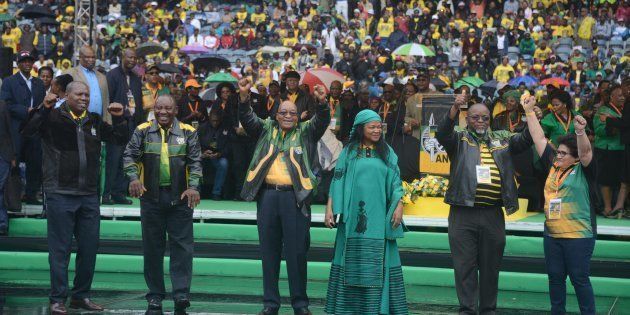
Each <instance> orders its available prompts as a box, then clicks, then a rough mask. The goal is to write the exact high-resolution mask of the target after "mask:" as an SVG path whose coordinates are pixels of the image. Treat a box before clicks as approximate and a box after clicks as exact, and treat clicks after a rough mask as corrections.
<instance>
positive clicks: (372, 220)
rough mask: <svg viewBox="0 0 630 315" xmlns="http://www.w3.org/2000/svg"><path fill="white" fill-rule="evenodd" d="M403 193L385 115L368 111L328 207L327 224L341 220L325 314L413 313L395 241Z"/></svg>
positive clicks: (343, 158) (355, 130) (344, 156)
mask: <svg viewBox="0 0 630 315" xmlns="http://www.w3.org/2000/svg"><path fill="white" fill-rule="evenodd" d="M402 195H403V190H402V185H401V181H400V170H399V169H398V157H397V156H396V154H395V153H394V151H393V150H392V148H391V147H389V146H388V145H387V144H386V143H385V141H384V139H383V137H382V124H381V119H380V117H379V116H378V114H376V113H375V112H374V111H371V110H363V111H361V112H359V113H358V114H357V116H356V118H355V120H354V124H353V127H352V131H351V132H350V140H349V142H348V145H347V146H346V147H345V148H344V149H343V151H342V152H341V155H340V156H339V159H338V160H337V167H336V168H335V172H334V178H333V181H332V183H331V186H330V195H329V196H330V197H329V199H328V205H327V207H326V217H325V224H326V226H327V227H329V228H332V227H333V226H335V221H336V217H338V221H339V223H338V224H337V238H336V241H335V256H334V258H333V262H332V267H331V270H330V278H329V283H328V294H327V297H326V300H327V301H326V309H325V311H326V313H328V314H336V315H341V314H407V313H408V309H407V301H406V297H405V288H404V284H403V275H402V267H401V263H400V255H399V254H398V246H397V245H396V238H401V237H402V236H403V225H402V224H401V223H402V214H403V207H402V201H401V198H402Z"/></svg>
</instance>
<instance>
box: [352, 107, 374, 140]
mask: <svg viewBox="0 0 630 315" xmlns="http://www.w3.org/2000/svg"><path fill="white" fill-rule="evenodd" d="M373 121H378V122H380V121H381V117H380V116H379V115H378V114H377V113H376V112H375V111H373V110H371V109H364V110H362V111H360V112H359V113H358V114H357V117H355V118H354V123H353V124H352V130H350V138H352V136H353V135H354V133H355V132H356V129H357V126H358V125H363V124H367V123H369V122H373Z"/></svg>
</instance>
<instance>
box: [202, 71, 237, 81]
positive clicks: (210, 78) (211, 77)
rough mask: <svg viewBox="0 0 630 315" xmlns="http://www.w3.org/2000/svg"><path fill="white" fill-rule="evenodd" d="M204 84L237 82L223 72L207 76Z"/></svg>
mask: <svg viewBox="0 0 630 315" xmlns="http://www.w3.org/2000/svg"><path fill="white" fill-rule="evenodd" d="M204 82H207V83H212V82H230V83H236V82H238V80H237V79H236V78H235V77H234V76H233V75H231V74H228V73H225V72H217V73H215V74H211V75H209V76H208V77H207V78H206V79H205V80H204Z"/></svg>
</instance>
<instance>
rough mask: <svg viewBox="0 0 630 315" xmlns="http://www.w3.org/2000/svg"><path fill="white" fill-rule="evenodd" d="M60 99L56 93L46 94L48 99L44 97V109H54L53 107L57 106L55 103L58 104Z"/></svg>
mask: <svg viewBox="0 0 630 315" xmlns="http://www.w3.org/2000/svg"><path fill="white" fill-rule="evenodd" d="M58 99H59V96H57V94H55V93H48V94H46V97H44V107H45V108H53V106H55V103H57V100H58Z"/></svg>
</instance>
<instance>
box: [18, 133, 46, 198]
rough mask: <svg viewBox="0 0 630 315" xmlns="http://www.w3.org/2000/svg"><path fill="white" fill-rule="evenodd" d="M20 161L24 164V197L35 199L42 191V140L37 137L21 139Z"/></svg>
mask: <svg viewBox="0 0 630 315" xmlns="http://www.w3.org/2000/svg"><path fill="white" fill-rule="evenodd" d="M22 161H24V164H26V172H25V176H26V186H25V187H24V191H25V194H26V197H27V198H35V197H37V193H38V192H39V191H41V189H42V140H41V138H40V137H39V136H32V137H23V138H22Z"/></svg>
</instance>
